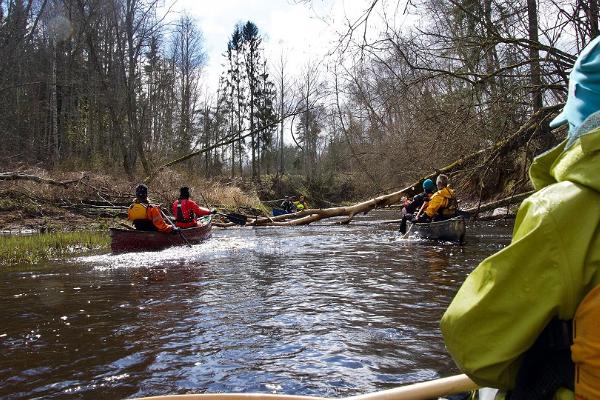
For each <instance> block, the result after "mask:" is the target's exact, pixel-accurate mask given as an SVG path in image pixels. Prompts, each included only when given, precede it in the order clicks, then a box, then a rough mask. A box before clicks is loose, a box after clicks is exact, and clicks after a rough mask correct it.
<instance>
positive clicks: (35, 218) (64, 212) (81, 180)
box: [0, 168, 261, 231]
mask: <svg viewBox="0 0 600 400" xmlns="http://www.w3.org/2000/svg"><path fill="white" fill-rule="evenodd" d="M14 171H15V170H12V171H11V172H14ZM2 172H8V171H0V173H2ZM18 172H19V173H20V174H26V175H33V176H37V177H40V178H43V179H52V180H55V181H60V182H65V181H72V180H75V181H76V182H74V183H71V184H69V185H67V186H66V187H63V186H60V185H52V184H48V183H39V182H34V181H31V180H0V231H20V230H24V229H31V230H41V231H63V230H79V229H82V228H87V229H90V228H92V229H105V228H106V227H107V226H108V225H115V224H118V222H119V220H120V219H122V217H123V214H124V211H123V208H124V207H126V206H128V205H129V204H130V203H131V200H132V199H133V197H134V191H135V187H136V186H137V184H138V183H140V182H142V178H139V179H131V178H129V177H127V176H125V175H123V176H112V175H109V174H102V173H96V172H88V171H77V172H49V171H47V170H44V169H41V168H27V169H24V168H23V169H19V170H18ZM181 186H188V187H190V189H191V193H192V197H193V198H194V199H195V200H196V201H197V202H198V203H200V204H202V205H206V206H208V207H218V208H222V209H225V210H231V211H235V210H248V209H259V208H260V207H261V203H260V200H259V199H258V196H257V195H256V193H254V192H249V193H248V192H244V191H243V190H242V189H240V188H239V187H237V186H234V185H231V184H226V183H220V182H215V181H207V180H204V179H200V178H198V177H196V176H187V175H185V174H182V173H180V172H178V171H175V170H165V171H163V172H161V173H160V174H159V175H158V176H157V177H156V178H155V179H154V180H153V181H152V182H150V183H149V184H148V187H149V197H150V199H151V201H152V202H154V203H158V204H160V205H162V206H163V208H168V206H169V205H170V204H171V202H172V201H173V200H175V199H176V198H177V197H178V195H179V188H180V187H181ZM105 206H106V207H112V206H115V208H113V210H112V211H111V212H112V215H111V212H107V213H93V212H90V211H94V210H95V209H98V208H101V207H105ZM115 210H116V211H115ZM115 217H117V218H116V219H115Z"/></svg>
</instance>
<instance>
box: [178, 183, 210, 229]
mask: <svg viewBox="0 0 600 400" xmlns="http://www.w3.org/2000/svg"><path fill="white" fill-rule="evenodd" d="M172 210H173V215H174V216H175V225H177V226H178V227H179V228H192V227H194V226H198V220H197V218H198V217H203V216H205V215H211V214H214V213H215V212H216V211H215V210H214V209H213V210H209V209H208V208H204V207H200V206H198V204H197V203H196V202H195V201H194V200H190V189H189V188H188V187H186V186H184V187H182V188H180V189H179V199H177V200H175V201H174V202H173V205H172Z"/></svg>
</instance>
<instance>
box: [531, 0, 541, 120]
mask: <svg viewBox="0 0 600 400" xmlns="http://www.w3.org/2000/svg"><path fill="white" fill-rule="evenodd" d="M527 16H528V19H529V41H530V42H531V44H530V47H529V58H530V62H531V86H532V99H531V100H532V108H533V112H537V111H538V110H540V109H541V108H542V107H543V105H544V104H543V96H542V78H541V69H540V50H539V46H538V43H539V37H538V12H537V1H536V0H527Z"/></svg>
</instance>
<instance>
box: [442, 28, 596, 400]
mask: <svg viewBox="0 0 600 400" xmlns="http://www.w3.org/2000/svg"><path fill="white" fill-rule="evenodd" d="M566 123H568V126H569V129H568V136H567V139H566V140H565V141H563V142H562V143H560V144H559V145H558V146H556V147H555V148H553V149H551V150H549V151H548V152H546V153H544V154H542V155H540V156H538V157H537V158H536V159H535V160H534V161H533V163H532V165H531V167H530V170H529V175H530V177H531V181H532V183H533V186H534V187H535V189H536V190H537V192H536V193H534V194H533V195H531V196H530V197H529V198H528V199H526V200H525V201H524V202H523V203H522V204H521V207H520V208H519V212H518V214H517V218H516V221H515V226H514V230H513V237H512V241H511V243H510V245H509V246H508V247H506V248H504V249H502V250H501V251H499V252H498V253H496V254H494V255H492V256H491V257H489V258H487V259H485V260H484V261H483V262H482V263H481V264H479V266H478V267H477V268H476V269H475V270H474V271H473V272H472V273H471V274H470V275H469V276H468V277H467V278H466V280H465V282H464V283H463V285H462V286H461V288H460V289H459V291H458V293H457V294H456V296H455V297H454V299H453V300H452V303H451V304H450V306H449V307H448V309H447V310H446V312H445V314H444V316H443V317H442V320H441V329H442V333H443V336H444V340H445V343H446V347H447V349H448V351H449V352H450V354H451V355H452V358H453V359H454V361H455V362H456V364H457V365H458V366H459V368H460V369H461V370H462V371H464V372H465V373H466V374H467V375H468V376H469V377H470V378H471V379H472V380H474V381H475V382H476V383H477V384H479V385H482V386H489V387H493V388H497V389H500V393H499V394H498V395H497V396H496V398H502V397H501V396H502V392H504V394H505V396H506V398H508V399H510V400H522V399H526V400H535V399H570V400H572V399H578V400H591V399H600V172H599V171H600V37H598V38H596V39H594V40H592V41H591V42H590V43H589V44H588V45H587V46H586V47H585V49H584V50H583V51H582V52H581V54H580V55H579V57H578V58H577V61H576V62H575V64H574V66H573V69H572V71H571V74H570V77H569V95H568V98H567V102H566V104H565V107H564V109H563V111H562V112H561V114H559V115H558V117H556V118H555V119H554V120H553V121H552V123H551V124H550V126H551V127H557V126H560V125H562V124H566Z"/></svg>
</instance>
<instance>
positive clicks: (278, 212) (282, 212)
mask: <svg viewBox="0 0 600 400" xmlns="http://www.w3.org/2000/svg"><path fill="white" fill-rule="evenodd" d="M285 214H292V213H289V212H287V211H285V210H283V209H281V208H274V209H273V216H274V217H277V216H278V215H285Z"/></svg>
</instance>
